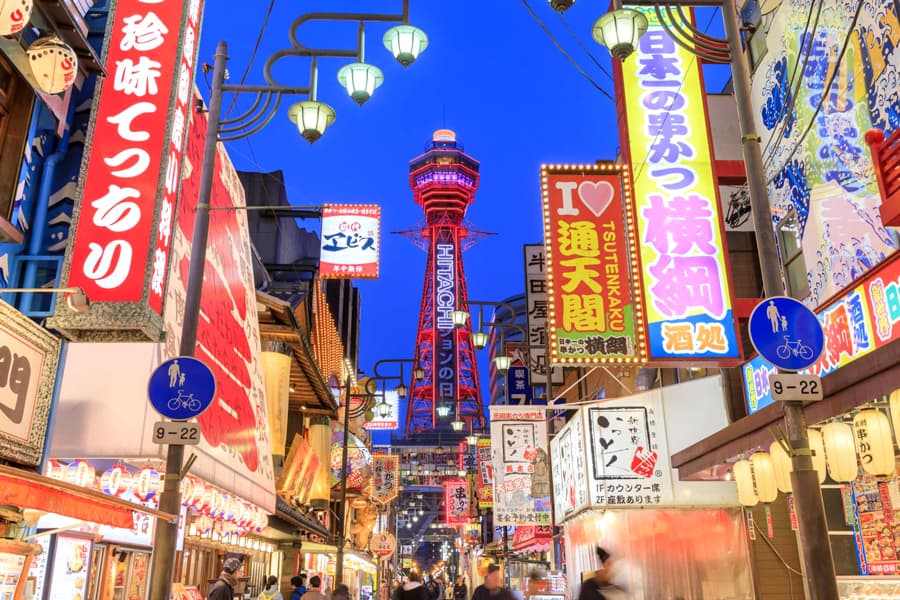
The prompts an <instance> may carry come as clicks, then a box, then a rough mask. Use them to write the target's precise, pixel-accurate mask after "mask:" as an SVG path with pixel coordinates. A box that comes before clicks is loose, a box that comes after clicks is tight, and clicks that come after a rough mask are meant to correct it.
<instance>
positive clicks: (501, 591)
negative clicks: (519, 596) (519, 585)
mask: <svg viewBox="0 0 900 600" xmlns="http://www.w3.org/2000/svg"><path fill="white" fill-rule="evenodd" d="M472 600H512V594H510V593H509V590H508V589H506V588H505V587H503V573H501V572H500V567H499V566H497V565H495V564H490V565H488V568H487V575H486V576H485V577H484V583H483V584H481V585H479V586H478V587H477V588H475V591H474V592H472Z"/></svg>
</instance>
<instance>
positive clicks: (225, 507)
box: [219, 494, 234, 521]
mask: <svg viewBox="0 0 900 600" xmlns="http://www.w3.org/2000/svg"><path fill="white" fill-rule="evenodd" d="M233 506H234V505H233V503H232V496H231V494H222V509H221V510H220V511H219V516H220V517H222V519H224V520H225V521H230V520H231V518H232V517H233V516H234V513H232V512H231V509H232V507H233Z"/></svg>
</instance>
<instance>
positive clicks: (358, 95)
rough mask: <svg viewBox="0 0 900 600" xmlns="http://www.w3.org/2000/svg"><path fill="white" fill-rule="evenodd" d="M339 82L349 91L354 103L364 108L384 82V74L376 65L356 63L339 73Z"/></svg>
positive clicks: (345, 67)
mask: <svg viewBox="0 0 900 600" xmlns="http://www.w3.org/2000/svg"><path fill="white" fill-rule="evenodd" d="M337 77H338V81H339V82H341V85H343V86H344V87H345V88H346V89H347V93H348V94H350V97H351V98H353V100H354V102H356V103H357V104H359V105H360V106H362V105H363V104H365V103H366V101H367V100H368V99H369V98H371V97H372V94H373V93H374V92H375V88H377V87H378V86H380V85H381V84H382V82H383V81H384V73H382V72H381V69H379V68H378V67H376V66H374V65H367V64H366V63H362V62H356V63H351V64H349V65H346V66H344V67H343V68H342V69H341V70H340V71H338V75H337Z"/></svg>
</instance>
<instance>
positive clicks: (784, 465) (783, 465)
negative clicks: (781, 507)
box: [769, 442, 794, 494]
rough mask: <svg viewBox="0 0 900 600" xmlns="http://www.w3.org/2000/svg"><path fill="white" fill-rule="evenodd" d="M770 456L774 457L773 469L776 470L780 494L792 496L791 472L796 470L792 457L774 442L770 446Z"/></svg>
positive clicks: (776, 480) (776, 484)
mask: <svg viewBox="0 0 900 600" xmlns="http://www.w3.org/2000/svg"><path fill="white" fill-rule="evenodd" d="M769 456H771V457H772V467H773V468H774V469H775V486H776V487H777V488H778V491H779V492H783V493H785V494H790V493H791V491H792V490H793V488H792V486H791V471H793V470H794V465H793V464H792V463H791V456H790V455H789V454H788V453H787V450H785V449H784V447H783V446H782V445H781V444H780V443H778V442H772V444H771V445H770V446H769Z"/></svg>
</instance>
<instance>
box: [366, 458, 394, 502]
mask: <svg viewBox="0 0 900 600" xmlns="http://www.w3.org/2000/svg"><path fill="white" fill-rule="evenodd" d="M399 493H400V455H399V454H373V455H372V496H371V497H372V501H373V502H377V503H378V504H388V503H389V502H391V501H392V500H393V499H394V498H396V497H397V494H399Z"/></svg>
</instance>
